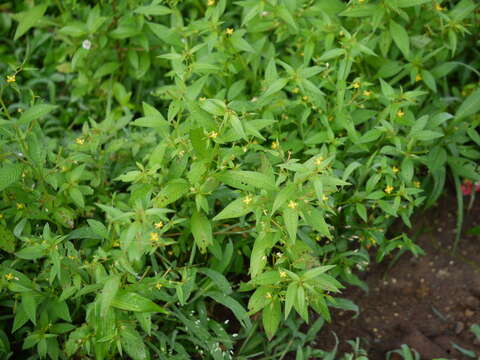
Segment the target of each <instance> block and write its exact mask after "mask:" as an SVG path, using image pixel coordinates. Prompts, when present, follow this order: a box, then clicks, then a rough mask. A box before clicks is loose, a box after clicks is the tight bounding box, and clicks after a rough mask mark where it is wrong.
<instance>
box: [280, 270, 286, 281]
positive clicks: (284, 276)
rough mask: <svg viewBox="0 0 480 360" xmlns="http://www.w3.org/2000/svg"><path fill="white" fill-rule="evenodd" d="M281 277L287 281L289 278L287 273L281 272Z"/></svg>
mask: <svg viewBox="0 0 480 360" xmlns="http://www.w3.org/2000/svg"><path fill="white" fill-rule="evenodd" d="M280 277H281V278H283V279H285V278H286V277H287V273H286V272H285V271H280Z"/></svg>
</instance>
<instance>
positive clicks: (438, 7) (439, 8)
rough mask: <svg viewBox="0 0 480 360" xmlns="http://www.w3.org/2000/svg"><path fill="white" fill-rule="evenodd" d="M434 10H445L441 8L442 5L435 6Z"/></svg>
mask: <svg viewBox="0 0 480 360" xmlns="http://www.w3.org/2000/svg"><path fill="white" fill-rule="evenodd" d="M435 10H437V11H443V10H445V8H444V7H442V5H440V4H435Z"/></svg>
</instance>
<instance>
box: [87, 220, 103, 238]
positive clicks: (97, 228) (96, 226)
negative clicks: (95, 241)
mask: <svg viewBox="0 0 480 360" xmlns="http://www.w3.org/2000/svg"><path fill="white" fill-rule="evenodd" d="M87 223H88V225H89V226H90V229H92V231H93V232H94V233H95V234H97V235H98V236H101V237H102V238H103V239H106V238H108V230H107V228H106V227H105V225H103V224H102V223H101V222H100V221H98V220H94V219H87Z"/></svg>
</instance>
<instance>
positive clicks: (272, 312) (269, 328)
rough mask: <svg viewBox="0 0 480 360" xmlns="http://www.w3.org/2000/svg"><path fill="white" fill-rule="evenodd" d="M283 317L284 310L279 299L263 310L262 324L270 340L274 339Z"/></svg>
mask: <svg viewBox="0 0 480 360" xmlns="http://www.w3.org/2000/svg"><path fill="white" fill-rule="evenodd" d="M281 316H282V309H281V306H280V301H279V300H278V299H274V300H272V302H271V303H270V304H268V305H267V306H265V307H264V308H263V312H262V322H263V328H264V329H265V333H266V334H267V337H268V339H269V340H270V339H272V338H273V336H274V335H275V333H276V332H277V330H278V326H279V325H280V318H281Z"/></svg>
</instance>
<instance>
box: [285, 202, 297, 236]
mask: <svg viewBox="0 0 480 360" xmlns="http://www.w3.org/2000/svg"><path fill="white" fill-rule="evenodd" d="M283 221H284V222H285V227H286V228H287V232H288V236H289V237H290V240H291V241H292V243H293V244H294V243H295V240H296V239H297V229H298V211H297V210H295V209H290V208H286V209H285V210H283Z"/></svg>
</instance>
